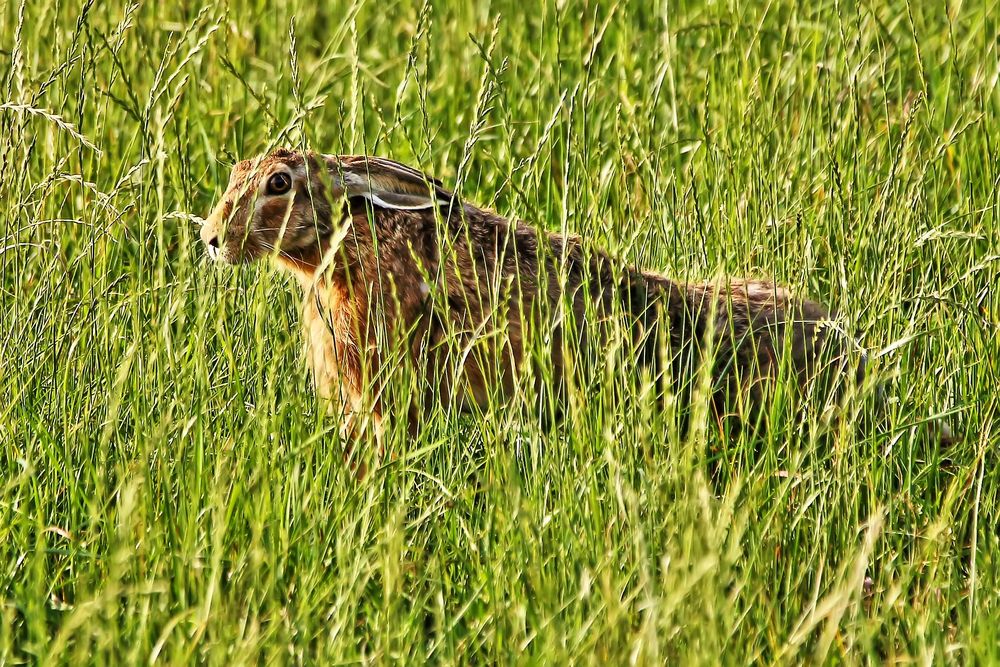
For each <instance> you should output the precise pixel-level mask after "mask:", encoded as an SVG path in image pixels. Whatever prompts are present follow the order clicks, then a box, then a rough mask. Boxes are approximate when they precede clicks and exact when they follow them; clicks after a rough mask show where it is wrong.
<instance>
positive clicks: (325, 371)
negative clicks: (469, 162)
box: [202, 150, 843, 434]
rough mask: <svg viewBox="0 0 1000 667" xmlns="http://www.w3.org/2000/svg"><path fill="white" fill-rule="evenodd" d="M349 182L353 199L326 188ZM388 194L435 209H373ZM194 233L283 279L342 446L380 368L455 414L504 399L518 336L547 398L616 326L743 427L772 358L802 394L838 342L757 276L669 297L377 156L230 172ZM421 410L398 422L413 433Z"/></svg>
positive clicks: (249, 165)
mask: <svg viewBox="0 0 1000 667" xmlns="http://www.w3.org/2000/svg"><path fill="white" fill-rule="evenodd" d="M275 170H286V171H290V172H292V173H293V175H294V179H293V187H292V193H294V195H291V194H290V195H288V196H270V195H268V194H267V191H266V183H267V179H268V177H269V176H270V175H271V174H272V173H274V171H275ZM346 171H349V172H350V173H351V174H353V175H354V180H353V181H352V182H353V183H354V185H353V186H348V185H347V183H348V180H350V179H348V178H347V177H343V178H340V177H338V174H341V175H343V173H344V172H346ZM369 188H370V192H369ZM396 194H405V195H406V197H403V198H399V199H398V201H403V202H410V201H417V202H421V201H427V202H433V203H434V205H433V206H428V207H426V208H421V209H418V210H399V209H397V208H392V207H390V206H382V205H379V204H378V203H377V201H381V200H378V199H376V198H377V197H382V199H384V200H386V201H389V200H390V198H391V197H393V196H395V195H396ZM345 224H346V228H345V230H344V233H345V234H346V235H345V236H344V237H343V240H342V242H341V243H340V244H339V245H338V246H337V247H333V248H331V244H332V243H334V242H335V241H336V239H337V234H338V229H340V228H341V226H342V225H345ZM202 237H203V239H205V241H206V243H209V244H210V245H213V244H214V246H215V247H218V249H219V252H218V254H219V257H220V258H221V259H223V260H225V261H228V262H232V263H238V262H248V261H252V260H254V259H257V258H258V257H261V256H265V255H272V256H273V257H274V258H275V259H276V261H277V262H278V263H279V264H280V265H281V266H283V267H284V268H285V269H286V270H288V271H289V272H290V273H292V274H293V275H295V276H296V277H297V278H298V280H299V282H300V284H301V285H302V288H303V294H304V296H305V298H304V302H303V310H302V322H303V327H304V330H305V335H306V343H307V350H308V354H307V357H308V359H309V362H310V365H311V368H312V372H313V374H314V377H315V382H316V385H317V388H318V391H319V393H320V394H321V395H322V396H324V397H327V398H330V399H333V400H335V401H338V402H339V404H340V405H341V406H343V408H344V409H345V413H346V416H345V421H344V423H345V429H346V432H348V433H350V434H354V433H355V432H356V431H357V430H358V429H359V428H361V427H364V426H365V425H366V423H367V422H366V420H365V419H363V418H362V412H363V409H364V406H365V403H366V401H365V400H364V399H365V397H366V396H367V397H368V399H369V401H370V403H371V408H372V410H371V415H372V417H373V419H372V425H373V426H374V427H375V429H376V432H377V433H381V432H382V430H383V423H382V422H383V420H384V419H385V418H386V417H387V415H386V414H385V412H386V409H385V405H386V402H385V396H384V395H383V391H384V389H385V387H386V379H387V378H386V373H387V372H388V370H389V368H393V367H395V365H396V364H397V363H398V361H399V359H398V358H397V357H399V356H401V357H402V358H403V359H404V360H405V361H406V362H407V363H410V364H412V366H413V367H414V368H416V369H418V370H419V371H420V372H421V374H422V376H423V377H424V379H425V380H426V381H425V382H424V386H425V387H426V390H425V396H423V399H424V400H425V401H427V400H430V401H445V402H448V403H450V404H452V405H454V406H456V407H458V408H460V409H463V410H468V409H471V408H473V407H475V406H481V405H483V404H485V403H486V401H487V400H488V396H489V395H490V394H493V393H499V394H501V395H502V396H509V395H510V394H511V393H513V392H514V391H516V387H517V384H518V382H517V381H518V377H519V375H521V374H522V373H523V371H524V370H525V366H526V364H527V363H528V362H527V361H526V359H525V351H526V349H533V348H528V345H527V342H528V340H529V339H530V338H531V337H532V336H541V337H542V338H543V339H544V340H546V341H548V343H547V344H548V349H549V350H550V360H549V361H550V362H551V367H552V369H553V371H554V374H555V378H556V380H557V382H556V384H557V385H559V384H561V382H562V380H563V379H564V376H565V375H566V374H567V373H568V372H569V370H568V368H567V367H568V365H569V364H570V359H569V358H566V355H565V352H566V350H570V351H572V350H574V349H587V348H586V346H587V343H588V341H589V340H591V339H594V338H595V337H596V338H597V339H598V340H599V341H603V340H605V336H606V334H607V332H608V331H609V329H608V327H609V326H610V325H611V324H612V323H613V322H615V321H617V322H620V323H623V324H624V325H625V326H626V327H627V330H628V331H631V338H630V341H629V342H630V343H631V345H632V346H633V350H634V353H635V356H636V359H637V360H638V362H639V363H640V364H642V365H645V366H648V367H650V368H652V369H653V370H654V373H655V374H656V375H657V376H658V377H661V378H662V379H663V380H664V382H669V383H671V385H672V387H673V389H674V390H675V391H677V392H678V393H679V394H681V395H683V396H688V395H689V393H690V388H691V385H692V383H693V382H694V381H695V379H696V376H697V369H698V368H700V367H701V366H702V364H703V363H704V362H705V361H706V360H708V359H711V360H712V364H711V367H710V368H711V379H712V392H713V393H712V395H713V406H714V408H715V411H716V413H717V414H718V415H719V416H720V417H722V416H724V415H736V416H738V417H739V418H740V419H741V420H742V421H743V422H746V421H751V422H753V421H756V419H757V418H758V417H759V416H760V414H761V411H762V409H763V408H766V403H767V398H768V396H769V395H770V392H771V391H773V389H774V386H775V382H774V381H775V380H776V379H777V377H778V376H779V371H780V365H781V363H782V359H786V360H787V361H786V363H788V364H790V366H791V369H792V370H793V371H794V374H793V375H794V377H797V379H798V382H799V384H800V385H801V386H805V385H806V384H807V383H808V382H809V381H810V380H811V378H813V377H815V376H816V375H817V374H818V371H819V370H820V366H826V365H828V364H832V367H834V368H836V369H837V370H838V373H839V372H840V369H842V357H843V353H842V350H841V345H842V343H841V340H840V339H839V337H837V336H831V335H830V334H829V331H830V329H829V328H828V327H824V326H822V325H821V323H822V322H823V321H824V320H827V319H828V318H829V317H830V315H829V313H828V312H827V311H826V310H825V309H824V308H823V307H822V306H820V305H819V304H817V303H815V302H812V301H808V300H797V299H795V298H793V297H792V296H791V295H790V294H789V292H788V291H787V290H786V289H784V288H781V287H778V286H775V285H773V284H772V283H770V282H765V281H752V280H751V281H734V282H731V283H728V284H709V283H698V284H681V283H676V282H674V281H671V280H669V279H668V278H666V277H664V276H661V275H658V274H655V273H650V272H645V271H640V270H637V269H634V268H631V267H627V266H624V265H622V264H620V263H618V262H616V261H615V260H614V259H612V258H611V257H609V256H608V255H606V254H604V253H602V252H597V251H595V252H586V251H585V250H584V248H583V244H582V242H581V240H580V239H578V238H575V237H563V236H560V235H558V234H550V233H544V232H541V231H539V230H537V229H535V228H534V227H531V226H529V225H527V224H525V223H521V222H511V221H509V220H506V219H504V218H502V217H500V216H497V215H495V214H493V213H489V212H487V211H484V210H481V209H479V208H476V207H475V206H472V205H470V204H465V203H460V202H458V201H457V200H456V199H455V198H454V197H453V196H452V195H451V193H449V192H448V191H446V190H444V189H443V188H442V187H441V186H440V184H438V183H437V182H436V181H433V180H431V179H428V178H426V177H423V176H422V175H421V174H419V172H414V171H412V170H410V169H409V168H407V167H403V166H402V165H397V164H395V163H392V162H388V161H384V160H377V159H365V158H355V157H349V156H341V157H327V156H320V155H316V154H309V155H308V156H305V157H304V156H302V155H301V154H299V153H295V152H291V151H284V150H279V151H276V152H275V153H272V154H271V155H269V156H266V157H263V158H260V159H258V160H254V161H249V162H241V163H239V164H238V165H236V167H235V168H234V170H233V175H232V178H231V179H230V183H229V188H228V190H227V192H226V194H225V195H224V196H223V198H222V200H221V201H220V203H219V204H218V206H217V207H216V209H215V211H214V212H213V213H212V215H211V216H210V217H209V219H208V221H207V223H206V225H205V226H204V228H203V231H202ZM561 304H562V305H561ZM561 308H562V310H561ZM824 350H827V351H830V352H831V354H829V355H825V353H824ZM393 355H396V356H393ZM455 368H461V373H454V372H451V371H452V370H453V369H455ZM419 405H420V401H418V400H414V401H412V407H411V408H410V410H409V411H408V414H407V415H406V416H405V417H404V418H405V419H406V421H407V425H408V428H409V430H410V431H411V432H416V431H417V429H418V427H419V423H420V411H419Z"/></svg>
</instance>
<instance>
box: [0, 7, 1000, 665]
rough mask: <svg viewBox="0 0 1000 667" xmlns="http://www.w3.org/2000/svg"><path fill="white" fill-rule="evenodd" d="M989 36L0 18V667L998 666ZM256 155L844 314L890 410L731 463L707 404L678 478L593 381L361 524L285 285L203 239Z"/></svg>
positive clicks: (555, 18) (180, 10) (997, 342)
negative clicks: (442, 197) (947, 427)
mask: <svg viewBox="0 0 1000 667" xmlns="http://www.w3.org/2000/svg"><path fill="white" fill-rule="evenodd" d="M202 4H204V5H205V7H204V8H202V7H201V5H202ZM998 26H1000V10H997V9H996V7H995V5H993V3H989V2H969V1H968V0H966V1H965V2H962V1H961V0H950V1H949V2H946V3H930V2H915V1H913V0H910V1H909V2H907V1H906V0H889V1H887V2H875V3H857V2H854V1H853V0H820V1H819V2H815V3H797V2H792V1H790V0H775V1H773V2H763V1H762V2H756V3H741V2H734V1H723V2H673V1H670V0H665V1H663V2H649V1H647V0H622V1H621V2H617V3H611V2H608V3H602V2H591V1H585V2H581V1H579V0H565V1H563V0H560V1H559V2H542V3H531V2H523V1H522V2H514V1H510V0H494V1H493V2H486V3H473V2H465V1H458V0H455V1H442V2H433V3H432V2H427V3H426V4H424V5H422V4H421V3H420V2H417V1H415V0H414V1H410V0H400V1H392V2H354V3H350V2H342V3H328V2H316V1H313V2H299V1H294V2H287V3H285V2H281V3H278V2H275V3H273V4H265V3H262V2H250V1H247V2H238V1H233V2H226V1H223V2H218V3H215V2H212V3H200V2H178V3H173V2H143V3H140V4H138V5H131V4H128V3H124V2H86V3H80V2H66V1H65V0H27V1H22V2H17V1H16V0H6V1H5V2H3V3H0V102H2V106H0V161H2V168H0V664H18V663H22V662H24V663H40V664H60V663H74V664H80V663H96V664H139V663H147V662H152V663H157V664H163V663H166V664H191V663H205V664H226V665H237V664H256V663H264V662H266V663H268V664H282V663H291V664H296V663H313V664H342V663H356V662H366V661H371V662H374V663H376V664H386V663H405V664H419V663H421V662H424V661H429V662H433V663H445V664H449V663H457V664H469V663H486V664H507V663H527V664H552V663H573V664H581V663H582V664H587V663H591V664H625V663H627V662H629V661H634V662H635V663H637V664H685V665H686V664H718V663H720V662H721V663H733V664H740V663H745V662H749V661H759V662H763V663H780V664H788V663H792V664H794V663H799V662H803V661H806V662H808V661H815V662H822V663H825V662H830V663H841V662H843V663H849V664H855V663H876V664H880V663H883V662H909V661H915V662H920V663H925V662H929V661H932V660H933V661H936V662H942V661H945V662H947V661H953V662H958V663H970V662H983V663H988V662H993V661H997V660H1000V648H998V647H1000V630H998V627H1000V611H998V608H1000V591H998V588H997V581H1000V563H998V557H1000V544H998V535H997V528H996V525H997V521H998V518H1000V517H998V510H1000V506H998V491H997V484H998V476H997V472H996V467H997V466H996V462H997V456H998V454H997V444H998V442H1000V432H998V415H997V399H996V394H997V386H998V384H1000V338H998V334H997V328H998V326H1000V298H998V294H997V289H996V285H997V284H998V282H1000V244H998V240H997V239H998V230H997V219H998V186H997V183H998V179H1000V170H998V163H1000V155H998V147H1000V125H998V111H1000V87H998V77H1000V68H998V65H997V63H998V61H1000V53H998ZM274 145H288V146H293V147H300V148H313V149H317V150H322V151H324V152H331V153H361V152H368V153H372V154H379V155H384V156H388V157H391V158H394V159H396V160H399V161H402V162H406V163H410V164H413V165H417V166H420V167H421V168H423V169H425V170H427V171H428V172H429V173H432V174H434V175H436V176H438V177H440V178H442V179H443V180H445V181H446V182H447V183H449V184H450V185H452V186H455V185H456V184H460V186H459V187H460V189H461V192H462V194H463V196H464V197H465V198H467V199H469V200H471V201H475V202H478V203H481V204H483V205H488V206H490V207H492V208H494V209H495V210H497V211H499V212H500V213H502V214H504V215H509V216H512V217H521V218H525V219H529V220H531V221H532V222H534V223H536V224H538V225H539V226H542V227H544V228H547V229H552V230H563V231H567V232H573V233H579V234H582V235H584V237H585V238H586V239H587V241H588V243H594V244H597V245H600V246H604V247H607V248H609V249H611V250H612V251H613V252H614V253H615V254H617V255H618V256H621V257H623V258H625V259H627V260H628V261H630V262H633V263H636V264H640V265H642V266H645V267H649V268H653V269H656V270H661V271H664V272H667V273H669V274H670V275H673V276H675V277H677V278H679V279H695V278H707V277H714V276H719V275H732V276H744V275H749V276H774V277H776V278H777V279H778V280H780V281H781V282H783V283H786V284H789V285H791V286H792V287H793V288H794V289H795V290H796V291H798V292H799V293H802V294H805V295H809V296H811V297H813V298H816V299H818V300H821V301H823V302H825V303H828V304H829V305H830V306H831V307H833V308H834V309H835V310H836V311H837V312H838V313H839V314H840V318H841V321H842V323H843V327H844V329H845V330H846V331H847V332H849V334H850V335H851V336H852V337H853V338H854V339H856V340H857V342H858V344H859V346H861V347H862V348H864V349H865V350H866V351H867V352H868V354H869V357H870V359H871V360H872V363H871V365H872V368H873V372H874V374H875V380H877V381H878V382H879V383H881V384H883V385H884V388H885V399H886V400H885V401H884V403H885V405H881V406H880V405H879V401H876V400H873V399H872V394H873V393H874V391H873V387H872V386H870V385H868V386H865V387H863V388H862V391H861V392H859V393H858V394H857V396H856V400H851V401H848V402H847V404H845V405H844V406H843V407H842V411H841V412H840V413H838V414H835V415H833V417H832V418H830V419H828V418H829V417H830V415H827V416H826V417H823V416H819V417H817V416H816V415H815V413H811V412H808V411H805V412H803V411H801V410H796V409H794V408H792V407H790V405H789V404H788V403H786V402H784V401H781V400H776V401H775V403H774V405H773V408H772V410H771V415H770V416H771V418H772V424H773V425H774V427H773V428H772V429H771V430H770V431H768V432H767V434H765V435H758V436H750V435H745V436H741V437H737V438H735V439H729V438H726V437H724V436H722V435H720V434H719V433H718V429H716V428H715V427H714V425H713V423H712V420H711V417H710V413H709V412H708V411H707V410H705V409H703V408H704V403H705V398H704V396H701V397H700V398H697V397H696V403H697V404H698V405H700V406H701V408H698V406H697V405H696V408H695V411H694V414H695V416H696V419H695V423H694V428H692V429H691V430H690V433H689V434H688V435H687V436H686V437H682V436H681V435H680V434H679V433H678V431H677V429H675V428H673V426H672V423H673V422H672V420H671V419H669V418H668V417H669V416H668V415H665V414H664V411H663V410H662V409H661V406H660V405H659V404H658V403H657V402H656V401H655V400H653V399H652V397H651V396H650V395H649V389H650V387H649V386H648V382H645V380H644V379H643V378H642V377H636V376H637V372H636V370H635V368H634V366H633V365H631V364H630V360H629V359H628V357H627V354H623V353H622V350H621V349H620V348H616V347H614V346H612V347H611V348H609V349H608V350H601V351H600V354H598V355H597V356H596V357H595V358H593V359H591V361H594V362H595V364H594V365H595V367H596V368H598V369H603V370H601V371H600V372H599V373H598V375H599V376H600V377H598V381H597V382H596V383H595V384H594V385H592V386H574V387H573V388H572V394H573V395H572V396H571V398H570V407H569V410H568V415H567V418H566V419H565V421H564V422H562V424H560V425H559V426H556V427H554V428H539V427H538V426H536V422H537V421H538V420H532V419H530V418H524V415H526V414H528V413H530V410H528V409H527V405H528V404H529V403H530V402H531V401H532V400H533V399H532V397H531V396H530V395H527V394H526V395H525V396H523V397H521V398H520V399H518V400H517V401H515V402H514V403H513V404H508V405H503V404H501V403H500V402H499V401H496V402H494V403H495V404H491V405H490V406H489V407H488V408H487V409H486V410H484V411H483V412H482V413H481V414H475V415H469V416H464V417H463V416H459V415H457V414H455V413H454V412H453V411H449V410H445V409H433V410H429V411H428V413H427V417H426V420H425V425H424V426H425V428H424V430H423V431H422V434H421V436H420V438H419V440H417V441H410V440H409V439H408V438H407V437H406V435H405V430H404V429H401V428H395V427H393V428H390V432H389V436H388V439H387V443H386V449H387V456H386V458H385V462H384V464H383V465H382V466H381V467H377V468H376V469H375V470H374V471H373V472H372V473H371V474H369V475H368V477H367V478H365V479H364V480H363V481H361V482H359V481H357V480H356V479H355V478H354V476H353V475H352V474H351V471H350V470H349V469H348V468H346V467H345V465H344V462H343V458H342V454H341V451H342V448H341V443H340V441H339V439H338V435H337V427H336V423H335V420H333V419H332V418H331V417H329V416H324V415H322V414H321V413H320V408H319V406H318V405H317V403H316V400H315V398H314V396H313V392H312V390H311V387H310V381H309V378H308V375H307V373H306V370H305V365H304V363H303V359H302V358H301V352H300V337H299V334H298V331H297V329H296V327H297V319H298V315H297V308H298V296H297V294H296V286H295V285H293V284H292V281H290V280H289V279H288V278H287V277H285V276H284V275H282V274H281V273H279V272H278V271H277V270H276V269H275V268H273V267H271V266H269V265H268V264H267V263H266V262H265V263H261V264H258V265H254V266H252V267H243V268H239V269H237V270H232V269H231V268H229V267H217V266H215V265H211V264H210V263H208V262H207V260H206V253H205V251H204V248H203V247H202V246H201V245H200V242H199V240H198V227H197V222H198V218H197V216H203V215H205V214H206V213H207V211H208V210H209V208H210V206H211V205H212V203H213V201H214V199H215V198H216V197H217V196H218V195H219V194H220V193H221V192H222V191H223V189H224V188H225V185H226V182H227V179H228V172H229V167H230V165H231V164H232V162H233V161H234V160H236V159H241V158H245V157H249V156H252V155H254V154H257V153H259V152H262V151H265V150H267V149H268V148H269V147H272V146H274ZM541 345H542V343H541V342H540V343H539V349H537V350H536V351H535V352H536V356H538V357H539V358H544V353H545V350H544V349H542V348H541ZM543 365H544V364H543ZM633 379H634V380H635V381H632V380H633ZM417 381H418V379H414V378H412V377H408V376H407V373H405V372H400V373H399V374H398V377H397V378H396V380H395V382H398V383H407V382H417ZM779 396H780V394H779ZM942 413H950V416H949V417H948V419H949V420H950V421H951V423H952V425H953V426H954V427H956V429H957V430H958V431H959V432H960V433H961V434H962V435H961V437H960V439H959V441H958V443H957V444H956V445H954V446H953V447H952V448H950V449H948V450H942V449H941V448H940V447H939V446H938V444H937V443H936V442H935V440H934V438H933V437H931V436H929V435H928V433H927V429H926V428H924V425H925V424H926V422H927V421H928V420H930V419H932V418H934V417H936V416H939V415H941V414H942ZM823 420H827V421H828V423H827V424H826V425H825V427H823V428H819V427H820V426H821V424H819V423H818V422H820V421H823ZM369 451H370V450H369Z"/></svg>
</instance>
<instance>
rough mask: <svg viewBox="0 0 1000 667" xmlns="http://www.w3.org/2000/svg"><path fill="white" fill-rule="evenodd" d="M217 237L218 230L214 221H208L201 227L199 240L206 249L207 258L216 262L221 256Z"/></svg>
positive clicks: (219, 241)
mask: <svg viewBox="0 0 1000 667" xmlns="http://www.w3.org/2000/svg"><path fill="white" fill-rule="evenodd" d="M219 236H220V235H219V228H218V225H216V224H215V221H214V220H211V219H209V220H207V221H206V222H205V224H204V225H202V228H201V240H202V241H204V243H205V247H206V248H208V256H209V257H211V258H212V259H213V260H218V259H219V256H220V255H221V254H222V253H221V252H220V250H219V246H220V244H221V239H219Z"/></svg>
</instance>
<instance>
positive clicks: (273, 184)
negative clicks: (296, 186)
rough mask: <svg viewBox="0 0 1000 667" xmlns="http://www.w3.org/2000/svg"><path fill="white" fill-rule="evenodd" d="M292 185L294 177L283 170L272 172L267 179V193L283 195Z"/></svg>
mask: <svg viewBox="0 0 1000 667" xmlns="http://www.w3.org/2000/svg"><path fill="white" fill-rule="evenodd" d="M291 187H292V178H291V177H290V176H289V175H288V174H286V173H285V172H283V171H279V172H278V173H276V174H272V175H271V178H269V179H267V194H269V195H283V194H285V193H286V192H288V191H289V190H290V189H291Z"/></svg>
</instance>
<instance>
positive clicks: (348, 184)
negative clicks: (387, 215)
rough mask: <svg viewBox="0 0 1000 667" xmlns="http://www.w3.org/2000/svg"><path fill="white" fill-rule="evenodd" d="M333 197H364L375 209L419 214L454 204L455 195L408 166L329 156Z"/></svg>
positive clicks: (366, 158)
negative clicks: (376, 207)
mask: <svg viewBox="0 0 1000 667" xmlns="http://www.w3.org/2000/svg"><path fill="white" fill-rule="evenodd" d="M324 157H325V158H326V162H327V166H328V168H329V170H330V178H331V181H332V184H333V190H334V191H333V195H334V196H346V197H348V198H350V197H364V198H365V199H367V200H368V201H370V202H371V203H372V204H374V205H375V206H378V207H381V208H388V209H396V210H401V211H419V210H423V209H428V208H432V207H434V206H440V205H441V204H446V203H449V202H451V200H452V198H453V195H452V193H450V192H448V191H447V190H445V189H444V188H443V187H442V186H441V183H440V182H439V181H436V180H434V179H432V178H429V177H428V176H426V175H424V174H422V173H421V172H419V171H417V170H415V169H411V168H410V167H407V166H406V165H402V164H399V163H398V162H393V161H391V160H384V159H381V158H368V157H363V156H347V155H345V156H339V155H327V156H324Z"/></svg>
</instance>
